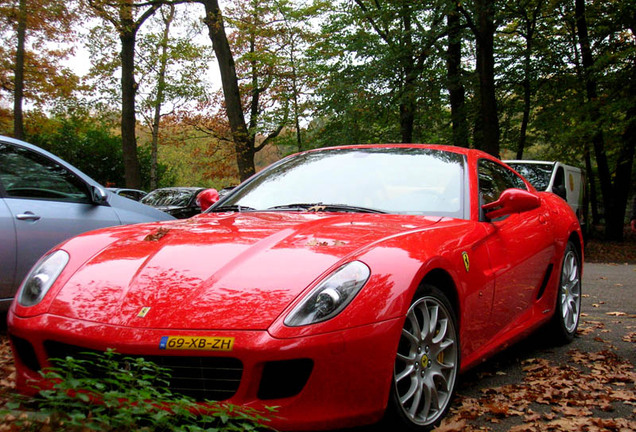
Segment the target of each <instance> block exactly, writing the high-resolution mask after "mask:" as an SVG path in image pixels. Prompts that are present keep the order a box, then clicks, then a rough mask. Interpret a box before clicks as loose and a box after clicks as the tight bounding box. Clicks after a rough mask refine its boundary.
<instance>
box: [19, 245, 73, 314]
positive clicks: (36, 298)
mask: <svg viewBox="0 0 636 432" xmlns="http://www.w3.org/2000/svg"><path fill="white" fill-rule="evenodd" d="M68 260H69V256H68V253H66V252H64V251H63V250H57V251H55V252H53V253H52V254H49V255H46V256H44V257H42V258H41V259H40V261H38V262H37V264H36V265H35V267H33V269H32V270H31V273H29V275H28V276H27V277H26V279H25V280H24V282H23V283H22V286H21V287H20V292H19V294H18V303H20V304H21V305H22V306H35V305H36V304H38V303H40V302H41V301H42V299H43V298H44V296H45V295H46V293H47V292H48V290H49V288H51V286H52V285H53V282H55V280H56V279H57V277H58V276H59V275H60V273H62V270H64V267H65V266H66V264H67V263H68Z"/></svg>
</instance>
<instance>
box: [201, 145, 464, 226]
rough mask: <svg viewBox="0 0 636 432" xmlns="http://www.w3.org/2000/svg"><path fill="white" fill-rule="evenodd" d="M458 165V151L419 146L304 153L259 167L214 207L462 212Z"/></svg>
mask: <svg viewBox="0 0 636 432" xmlns="http://www.w3.org/2000/svg"><path fill="white" fill-rule="evenodd" d="M463 168H464V158H463V156H462V155H459V154H456V153H452V152H445V151H441V150H433V149H424V148H406V147H386V148H382V147H380V148H351V149H347V148H345V149H328V150H322V151H316V152H307V153H303V154H300V155H297V156H293V157H290V158H288V159H286V160H283V161H282V162H281V163H279V164H277V165H275V166H272V167H270V168H269V169H268V170H265V171H263V172H262V173H261V174H259V175H258V176H257V177H256V178H254V179H253V180H252V181H251V182H250V183H249V184H247V185H245V186H244V187H242V188H241V189H240V190H238V191H237V192H236V193H235V194H233V195H232V196H231V197H229V199H227V200H225V201H223V202H221V203H219V204H220V206H216V207H219V208H222V207H228V206H241V207H251V208H252V209H256V210H268V209H272V208H273V207H277V206H286V205H292V204H301V203H302V204H316V205H319V204H320V205H327V206H328V205H330V204H338V205H347V206H355V207H362V208H368V209H374V210H378V211H382V212H386V213H403V214H428V215H439V216H451V217H461V215H462V203H463V187H462V186H463V172H464V170H463ZM211 211H214V208H212V209H211ZM328 211H330V210H328Z"/></svg>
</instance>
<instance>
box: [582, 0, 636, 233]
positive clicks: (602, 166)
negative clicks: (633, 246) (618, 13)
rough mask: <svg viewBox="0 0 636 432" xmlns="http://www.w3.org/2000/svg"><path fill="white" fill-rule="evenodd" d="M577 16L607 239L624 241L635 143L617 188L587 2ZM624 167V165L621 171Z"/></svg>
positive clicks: (624, 153)
mask: <svg viewBox="0 0 636 432" xmlns="http://www.w3.org/2000/svg"><path fill="white" fill-rule="evenodd" d="M574 12H575V15H576V28H577V35H578V38H579V44H580V46H581V58H582V61H583V73H584V77H585V89H586V93H587V99H588V105H589V110H588V113H589V114H588V115H589V117H590V120H591V122H592V123H593V124H595V125H597V126H596V128H595V133H594V135H593V136H592V145H593V147H594V156H595V158H596V165H597V168H598V178H599V182H600V184H601V195H602V198H603V215H604V217H605V238H606V239H607V240H614V241H621V240H622V239H623V224H624V220H623V219H624V217H625V207H626V205H627V192H626V191H625V188H627V190H628V189H629V183H630V181H631V178H630V177H627V178H626V179H625V178H624V174H625V172H629V173H630V175H631V165H632V159H629V162H627V161H625V160H624V159H622V158H623V157H627V156H629V155H630V153H631V157H632V158H633V155H634V148H633V142H632V144H631V145H632V147H631V150H630V148H629V144H628V142H629V137H628V138H627V140H624V143H625V144H624V146H623V148H622V149H621V153H620V157H619V160H618V165H617V171H616V179H615V183H614V186H612V179H611V173H610V170H609V164H608V162H607V155H606V153H605V139H604V136H603V130H602V129H601V127H600V123H601V121H600V120H601V113H600V111H599V108H598V94H597V83H596V79H595V78H594V75H593V68H594V58H593V56H592V49H591V45H590V39H589V35H588V31H587V18H586V15H585V0H576V1H575V10H574ZM627 164H628V165H629V169H627V168H625V165H627ZM621 166H623V168H622V170H621ZM619 172H620V173H621V179H620V181H624V182H625V183H624V184H621V183H619Z"/></svg>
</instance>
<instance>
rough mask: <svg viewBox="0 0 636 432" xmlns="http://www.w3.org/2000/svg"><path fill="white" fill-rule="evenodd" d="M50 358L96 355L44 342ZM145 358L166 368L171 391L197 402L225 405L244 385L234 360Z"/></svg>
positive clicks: (84, 349) (67, 346) (71, 346)
mask: <svg viewBox="0 0 636 432" xmlns="http://www.w3.org/2000/svg"><path fill="white" fill-rule="evenodd" d="M44 348H45V349H46V352H47V355H48V357H49V358H62V359H63V358H65V357H67V356H70V357H73V358H75V359H83V358H87V356H86V355H85V354H83V353H89V352H96V351H94V350H89V349H86V348H82V347H78V346H74V345H68V344H64V343H60V342H55V341H46V342H44ZM125 356H126V357H132V358H136V357H143V358H144V359H145V360H147V361H150V362H153V363H155V364H157V365H159V366H161V367H163V368H166V369H168V372H169V374H170V377H171V378H170V380H169V381H170V385H169V389H170V390H171V391H172V392H173V393H178V394H182V395H185V396H189V397H192V398H194V399H195V400H197V401H204V400H213V401H223V400H226V399H229V398H230V397H232V396H233V395H234V394H235V393H236V390H237V389H238V387H239V384H240V383H241V376H242V375H243V364H242V363H241V361H240V360H238V359H236V358H231V357H194V356H192V357H191V356H136V355H129V354H125Z"/></svg>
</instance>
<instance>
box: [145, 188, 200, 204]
mask: <svg viewBox="0 0 636 432" xmlns="http://www.w3.org/2000/svg"><path fill="white" fill-rule="evenodd" d="M193 194H194V191H193V190H189V189H156V190H154V191H152V192H150V193H149V194H148V195H146V196H145V197H143V198H142V199H141V202H142V203H143V204H147V205H150V206H154V207H168V206H175V207H185V206H187V205H188V203H189V202H190V200H191V199H192V195H193Z"/></svg>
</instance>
